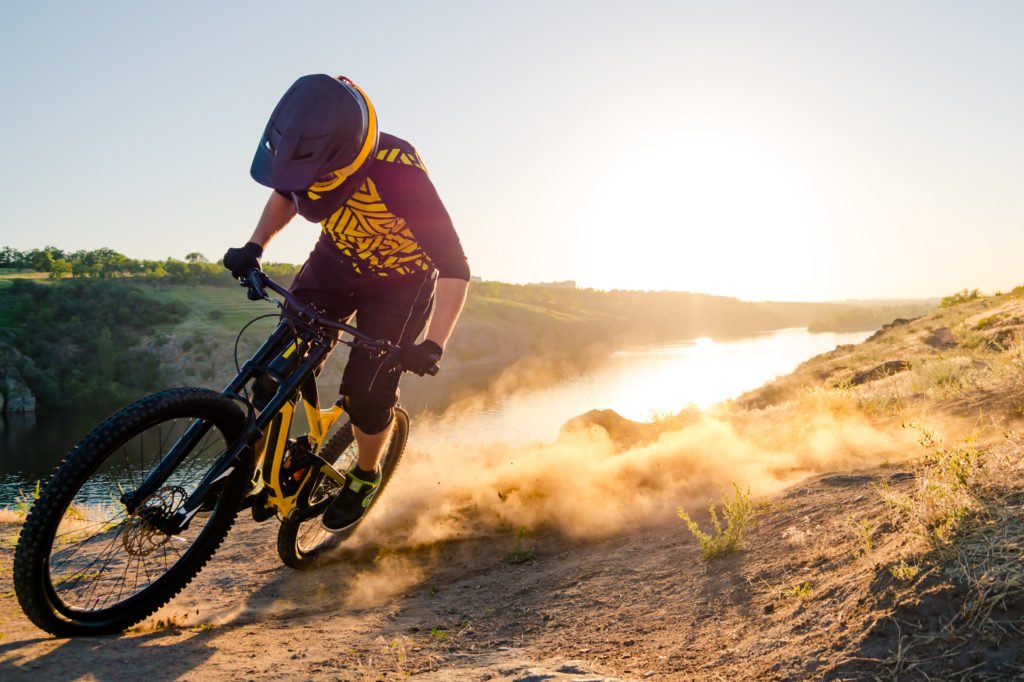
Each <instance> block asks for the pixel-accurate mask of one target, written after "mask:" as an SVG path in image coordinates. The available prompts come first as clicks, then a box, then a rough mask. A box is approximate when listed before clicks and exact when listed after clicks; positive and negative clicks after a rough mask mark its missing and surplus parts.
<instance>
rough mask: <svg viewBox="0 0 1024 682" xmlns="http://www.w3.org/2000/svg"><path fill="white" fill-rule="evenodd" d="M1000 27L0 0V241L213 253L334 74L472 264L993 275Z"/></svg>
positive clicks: (632, 275)
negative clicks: (282, 141) (402, 146)
mask: <svg viewBox="0 0 1024 682" xmlns="http://www.w3.org/2000/svg"><path fill="white" fill-rule="evenodd" d="M1022 26H1024V4H1022V3H1019V2H985V3H978V2H967V1H965V2H943V1H933V0H929V1H923V2H910V1H902V2H870V1H865V2H856V3H853V2H833V1H827V0H817V1H813V2H771V3H767V2H746V3H745V2H683V1H676V2H651V1H645V0H636V1H634V2H630V3H621V2H601V1H596V0H595V1H589V2H584V1H577V2H568V1H557V0H555V1H547V2H538V1H531V0H526V1H520V2H516V3H483V2H450V1H444V2H442V1H438V2H430V3H426V2H379V3H349V2H334V3H323V2H320V3H307V2H288V3H281V2H278V3H268V2H258V1H252V2H216V3H211V2H202V3H201V2H190V1H182V2H175V3H157V2H139V1H138V0H136V1H134V2H123V3H122V2H96V3H79V2H75V3H72V2H63V3H62V2H50V1H47V0H40V1H39V2H35V3H15V2H5V3H0V78H2V92H3V95H2V103H3V106H0V131H2V134H3V135H4V141H3V153H2V154H0V246H3V245H7V246H12V247H15V248H18V249H22V250H25V249H31V248H38V247H42V246H44V245H47V244H53V245H56V246H58V247H60V248H63V249H67V250H75V249H93V248H99V247H104V246H105V247H110V248H113V249H116V250H118V251H120V252H122V253H125V254H126V255H129V256H132V257H137V258H164V257H167V256H174V257H178V258H181V257H183V256H184V255H185V254H187V253H189V252H193V251H199V252H202V253H204V254H205V255H206V256H207V257H209V258H210V259H211V260H215V259H219V258H220V256H221V255H222V254H223V253H224V251H225V250H226V249H227V248H228V247H230V246H238V245H241V244H242V243H244V242H245V241H246V240H247V239H248V237H249V235H250V234H251V232H252V228H253V226H254V225H255V221H256V219H257V218H258V217H259V213H260V210H261V209H262V206H263V203H264V201H265V200H266V197H267V194H268V191H269V190H267V189H266V188H264V187H261V186H260V185H257V184H256V183H255V182H254V181H253V180H252V179H251V178H250V177H249V165H250V163H251V160H252V155H253V153H254V151H255V149H256V145H257V143H258V141H259V137H260V134H261V133H262V130H263V127H264V125H265V124H266V120H267V117H268V116H269V114H270V112H271V110H272V109H273V107H274V105H275V104H276V102H277V100H278V99H279V98H280V96H281V95H282V94H283V93H284V91H285V90H286V89H287V88H288V86H289V85H290V84H291V83H292V82H293V81H294V80H295V79H296V78H297V77H299V76H301V75H303V74H307V73H329V74H332V75H337V74H344V75H347V76H349V77H350V78H352V79H353V80H355V81H356V82H357V83H358V84H359V85H360V86H361V87H362V88H363V89H364V90H365V91H366V92H367V93H368V94H369V96H370V97H371V99H372V100H373V101H374V104H375V105H376V108H377V111H378V113H379V116H380V121H381V127H382V129H383V130H385V131H387V132H390V133H393V134H396V135H398V136H400V137H403V138H405V139H407V140H409V141H410V142H412V143H413V144H414V145H415V146H416V147H417V149H418V150H419V152H420V154H421V156H422V157H423V159H424V161H425V163H426V165H427V167H428V169H429V170H430V174H431V178H432V180H433V182H434V184H435V185H436V187H437V188H438V191H439V193H440V195H441V197H442V199H443V200H444V202H445V204H446V206H447V208H448V210H449V212H450V214H451V215H452V218H453V220H454V222H455V225H456V229H457V230H458V232H459V235H460V237H461V239H462V242H463V245H464V247H465V250H466V252H467V255H468V257H469V260H470V265H471V268H472V270H473V273H474V274H475V275H478V276H480V277H482V278H484V279H492V280H500V281H506V282H537V281H560V280H575V281H576V282H577V283H578V284H579V285H580V286H589V287H596V288H603V289H609V288H628V289H668V290H681V291H699V292H707V293H713V294H721V295H729V296H737V297H739V298H743V299H748V300H769V299H770V300H843V299H855V298H860V299H875V298H911V297H933V296H942V295H947V294H950V293H952V292H954V291H957V290H960V289H963V288H972V289H973V288H980V289H982V290H983V291H995V290H1006V289H1009V288H1011V287H1013V286H1016V285H1018V284H1024V270H1022V268H1021V267H1020V263H1021V262H1022V259H1021V254H1022V253H1024V229H1022V227H1024V224H1022V223H1024V191H1022V188H1024V126H1022V124H1021V121H1024V88H1021V87H1020V75H1021V73H1024V40H1021V39H1020V37H1021V27H1022ZM318 231H319V227H318V226H317V225H314V224H310V223H305V222H303V221H302V220H301V219H296V220H295V221H293V223H292V224H291V225H289V226H288V228H287V229H286V230H285V231H284V232H282V233H281V235H279V236H278V238H277V239H276V240H275V241H274V242H273V243H272V244H271V245H270V247H269V249H268V252H267V254H266V258H267V259H269V260H274V261H287V262H294V263H299V262H302V261H303V260H304V259H305V257H306V254H307V253H308V252H309V249H310V248H311V247H312V244H313V242H314V241H315V239H316V236H317V234H318Z"/></svg>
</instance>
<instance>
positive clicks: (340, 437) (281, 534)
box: [277, 407, 409, 570]
mask: <svg viewBox="0 0 1024 682" xmlns="http://www.w3.org/2000/svg"><path fill="white" fill-rule="evenodd" d="M394 424H395V425H394V430H393V431H392V434H391V439H390V440H389V441H388V447H387V450H385V452H384V460H383V462H382V463H381V481H380V489H379V490H378V491H377V494H376V495H374V497H373V500H371V502H370V506H369V507H367V509H366V513H364V514H363V519H365V518H366V515H367V514H369V513H370V510H371V509H373V507H374V505H376V504H377V501H378V500H380V497H381V495H383V494H384V489H385V487H387V484H388V481H390V480H391V476H392V475H393V474H394V472H395V469H396V468H397V467H398V463H399V462H400V461H401V459H402V454H403V453H404V452H405V445H406V442H407V441H408V439H409V415H408V413H406V411H405V410H403V409H402V408H400V407H396V408H395V421H394ZM353 443H354V435H353V433H352V425H351V424H345V425H344V426H343V427H342V428H341V430H339V431H338V432H337V433H336V434H334V436H332V437H331V438H330V439H329V440H328V441H327V443H325V444H324V446H323V449H322V451H321V457H323V458H324V459H325V460H327V461H328V462H332V463H335V462H338V461H339V460H340V459H341V458H342V457H343V455H344V454H345V451H346V450H347V449H349V448H350V447H354V445H353ZM353 461H354V459H353ZM321 475H322V474H321ZM328 480H329V479H328ZM330 484H331V485H334V482H333V481H330ZM336 489H337V488H336V486H335V490H336ZM359 523H362V519H361V520H360V521H359ZM359 523H357V524H356V526H353V527H352V528H350V529H348V530H346V531H344V532H343V533H340V534H331V533H327V532H326V531H324V530H323V529H321V528H320V517H315V518H313V519H309V520H305V521H288V520H285V521H282V522H281V527H280V529H279V530H278V533H277V553H278V556H280V557H281V561H283V562H284V563H285V564H286V565H287V566H289V567H291V568H294V569H298V570H303V569H308V568H312V567H313V566H316V565H317V564H318V563H321V562H322V561H323V559H324V558H325V556H326V555H327V554H328V553H330V552H331V551H332V550H334V549H335V548H336V547H338V545H340V544H341V542H342V541H343V540H344V539H346V538H347V537H349V536H350V535H351V534H352V533H353V532H354V531H355V529H356V527H358V525H359Z"/></svg>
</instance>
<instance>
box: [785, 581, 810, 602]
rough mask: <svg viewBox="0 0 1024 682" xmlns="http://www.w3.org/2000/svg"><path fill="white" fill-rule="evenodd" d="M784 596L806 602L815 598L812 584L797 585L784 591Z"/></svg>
mask: <svg viewBox="0 0 1024 682" xmlns="http://www.w3.org/2000/svg"><path fill="white" fill-rule="evenodd" d="M782 594H783V596H785V597H788V598H789V599H796V600H798V601H801V602H805V601H807V600H808V599H810V598H811V597H813V596H814V588H813V587H811V584H810V583H797V584H796V585H794V586H793V587H790V588H789V589H787V590H783V591H782Z"/></svg>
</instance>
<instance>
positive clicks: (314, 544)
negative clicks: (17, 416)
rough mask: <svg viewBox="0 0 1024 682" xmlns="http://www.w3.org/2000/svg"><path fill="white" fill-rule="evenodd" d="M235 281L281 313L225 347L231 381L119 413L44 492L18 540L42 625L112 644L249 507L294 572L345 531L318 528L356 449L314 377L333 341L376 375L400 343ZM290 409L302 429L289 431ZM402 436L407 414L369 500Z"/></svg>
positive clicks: (267, 282)
mask: <svg viewBox="0 0 1024 682" xmlns="http://www.w3.org/2000/svg"><path fill="white" fill-rule="evenodd" d="M241 283H242V284H243V285H245V286H246V287H247V289H248V296H249V298H250V299H253V300H260V299H265V300H268V301H272V302H273V303H276V304H277V305H278V306H279V307H281V308H282V314H281V315H280V321H279V323H278V325H277V327H276V329H275V330H274V331H273V332H272V333H271V334H270V336H269V337H268V338H267V339H266V341H265V342H264V343H263V344H262V346H260V348H259V349H258V350H257V351H256V353H255V354H254V355H253V356H252V357H251V358H250V359H249V360H248V361H246V362H245V363H244V364H243V365H242V366H241V367H238V366H237V364H238V363H237V344H238V340H237V339H236V369H237V375H236V376H235V378H234V379H233V380H232V381H231V382H230V383H229V384H228V385H227V387H226V388H225V389H224V390H222V391H221V392H219V393H218V392H216V391H212V390H209V389H204V388H175V389H170V390H166V391H162V392H160V393H155V394H153V395H150V396H147V397H145V398H142V399H141V400H138V401H136V402H134V403H132V404H131V405H128V406H127V407H125V408H123V409H121V410H120V411H119V412H117V413H116V414H114V415H113V416H111V417H110V418H108V419H107V420H106V421H104V422H103V423H102V424H100V425H99V426H97V427H96V428H95V429H93V430H92V432H90V433H89V434H88V435H87V436H86V437H85V438H84V439H83V440H82V441H81V442H80V443H79V444H78V445H77V446H76V447H75V448H74V449H73V450H72V451H71V452H70V454H68V456H67V457H66V458H65V459H64V461H63V462H62V463H61V464H60V465H59V466H58V467H57V468H56V469H55V470H54V472H53V474H51V476H50V478H49V480H48V481H47V482H46V484H45V486H43V487H42V489H41V491H40V493H39V496H38V499H37V500H36V501H35V503H34V504H33V505H32V508H31V509H30V511H29V514H28V516H27V518H26V519H25V523H24V525H23V526H22V530H21V534H20V536H19V538H18V545H17V549H16V551H15V559H14V586H15V592H16V593H17V597H18V601H19V603H20V604H21V607H22V609H23V610H24V612H25V614H26V615H27V616H28V617H29V619H30V620H31V621H32V622H33V623H35V624H36V625H37V626H38V627H40V628H42V629H43V630H45V631H47V632H49V633H51V634H54V635H58V636H69V635H99V634H109V633H114V632H119V631H121V630H124V629H125V628H127V627H129V626H131V625H133V624H135V623H138V622H139V621H141V620H143V619H145V618H146V617H147V616H149V615H150V614H152V613H153V612H155V611H156V610H157V609H158V608H160V607H161V606H163V605H164V604H166V603H167V602H168V601H170V599H171V598H173V597H174V596H175V595H176V594H177V593H178V592H180V591H181V590H182V589H183V588H184V587H185V586H186V585H187V584H188V583H189V582H190V581H191V580H192V579H193V578H194V577H195V576H196V575H197V574H198V573H199V571H200V570H201V569H202V568H203V566H204V565H205V564H206V563H207V561H209V559H210V558H211V557H212V556H213V554H214V553H215V552H216V551H217V549H218V547H220V545H221V543H222V542H223V540H224V538H225V537H226V536H227V534H228V531H229V530H230V528H231V526H232V524H233V523H234V520H235V517H236V516H237V515H238V513H239V511H240V510H242V509H245V508H249V509H251V510H252V516H253V518H254V519H255V520H256V521H265V520H267V519H270V518H273V517H277V518H279V519H280V521H281V525H280V528H279V530H278V536H277V550H278V554H279V555H280V557H281V559H282V560H283V561H284V563H285V564H287V565H288V566H291V567H293V568H299V569H301V568H308V567H310V566H312V565H314V564H316V563H318V562H319V561H320V560H321V559H322V558H323V557H324V556H325V555H326V554H327V553H328V552H329V551H330V550H332V549H333V548H335V547H337V546H338V545H339V544H340V543H341V542H342V541H343V540H344V539H345V538H347V537H348V536H349V535H350V534H351V533H352V532H353V531H354V530H355V527H352V528H350V529H348V530H347V531H346V532H345V533H342V534H331V533H327V532H326V531H324V530H322V529H321V527H320V522H319V516H320V515H321V514H322V513H323V512H324V510H325V509H326V508H327V506H328V504H329V503H330V502H331V500H332V499H333V498H334V496H335V495H336V494H337V492H339V491H340V490H341V488H342V486H343V485H344V484H345V474H346V472H347V471H348V470H349V469H350V468H351V467H352V466H354V465H355V459H356V448H355V445H354V437H353V432H352V425H351V424H350V423H349V422H348V420H347V419H344V418H343V415H344V414H345V409H344V398H343V397H341V398H339V399H338V401H337V402H335V403H334V404H332V405H330V406H329V407H327V408H325V409H322V408H321V407H320V403H319V397H318V394H317V387H316V380H315V379H316V375H317V373H318V372H319V369H320V368H321V366H322V365H323V363H324V362H325V361H326V359H327V356H328V355H329V354H330V352H331V351H332V350H333V348H334V346H335V345H336V344H337V343H339V342H340V343H344V344H346V345H348V346H350V347H353V348H356V347H361V348H365V349H368V350H369V351H370V352H371V353H372V354H373V355H374V356H375V357H379V358H382V359H383V361H384V363H385V365H384V366H385V368H386V371H400V369H399V367H398V364H397V358H398V355H397V351H398V347H397V346H395V345H394V344H391V343H390V342H388V341H384V340H380V339H374V338H371V337H369V336H367V335H365V334H363V333H361V332H360V331H359V330H358V329H356V328H355V327H352V326H350V325H348V324H347V323H345V322H340V321H335V320H331V319H327V318H325V317H323V316H322V315H321V314H320V313H319V312H318V311H317V310H315V309H314V308H313V307H312V306H309V305H305V304H303V303H302V302H300V301H299V300H297V299H296V298H295V297H294V296H293V295H292V294H291V293H290V292H289V291H288V290H287V289H286V288H284V287H282V286H281V285H279V284H278V283H276V282H274V281H273V280H271V279H270V278H269V277H268V276H267V275H265V274H264V273H262V272H259V271H256V272H253V273H252V274H251V275H249V276H248V277H246V278H243V279H242V280H241ZM268 290H269V291H270V292H273V293H275V294H277V295H278V296H279V297H280V299H278V298H275V297H273V296H271V295H269V294H268V293H267V292H268ZM273 316H274V317H277V315H276V314H275V315H273ZM243 331H244V328H243ZM339 333H341V334H347V337H346V336H343V335H341V334H339ZM240 336H241V332H239V337H240ZM348 337H350V338H348ZM436 372H437V366H436V364H435V365H434V366H433V367H432V368H431V370H430V372H429V373H430V374H436ZM300 404H301V409H302V411H303V412H304V414H305V418H306V422H307V424H308V427H309V429H308V432H307V433H303V434H302V435H299V436H297V437H291V435H290V432H291V427H292V422H293V418H294V417H295V414H296V411H297V410H298V409H300ZM408 434H409V417H408V414H406V412H405V411H404V410H402V409H401V408H400V407H396V408H395V419H394V428H393V429H392V435H391V438H390V442H389V443H388V444H387V446H386V447H385V451H384V455H383V461H382V465H381V467H382V480H381V483H380V490H379V491H378V493H377V494H376V495H375V496H374V498H373V504H375V503H376V501H377V500H378V499H380V496H381V493H383V490H384V488H385V486H386V485H387V482H388V480H389V479H390V478H391V475H392V474H393V473H394V471H395V468H396V467H397V466H398V463H399V460H400V459H401V457H402V453H403V451H404V449H405V444H406V440H407V438H408ZM328 436H330V437H328ZM363 518H365V515H364V517H363Z"/></svg>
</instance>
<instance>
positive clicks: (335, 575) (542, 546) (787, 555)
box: [0, 468, 911, 681]
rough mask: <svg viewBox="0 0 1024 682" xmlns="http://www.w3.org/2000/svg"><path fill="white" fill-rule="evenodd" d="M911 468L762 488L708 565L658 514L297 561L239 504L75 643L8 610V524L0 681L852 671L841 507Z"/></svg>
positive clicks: (855, 621)
mask: <svg viewBox="0 0 1024 682" xmlns="http://www.w3.org/2000/svg"><path fill="white" fill-rule="evenodd" d="M910 478H911V476H910V475H908V474H906V473H904V472H902V471H899V470H895V469H891V468H883V469H876V470H874V471H870V472H859V473H850V474H832V475H828V476H822V477H818V478H816V479H813V480H811V481H808V482H806V483H804V484H802V485H800V486H797V487H795V488H792V489H791V490H789V491H788V492H787V493H786V494H784V495H783V496H781V497H779V498H777V499H776V500H775V502H774V504H773V505H772V507H771V509H770V511H768V512H767V513H766V514H765V515H764V516H763V517H762V519H761V521H760V523H759V525H758V528H757V530H756V531H755V532H754V534H753V535H752V537H751V538H750V541H749V542H748V548H747V549H746V550H744V551H741V552H740V553H738V554H735V555H733V556H730V557H728V558H726V559H724V560H721V561H717V562H711V563H708V564H705V563H703V562H701V561H699V560H698V548H697V546H696V544H695V543H694V541H693V539H692V538H691V537H690V536H689V534H688V533H687V532H686V531H685V529H684V528H683V526H682V524H681V522H680V521H679V520H678V519H675V518H671V519H662V520H661V522H659V523H655V524H653V525H651V526H649V527H646V528H643V529H639V530H636V531H634V532H632V533H628V534H625V535H620V536H619V537H614V538H610V539H605V540H601V541H590V542H580V541H570V540H567V539H564V538H562V537H559V536H557V535H544V536H538V537H527V538H526V539H525V542H524V546H525V548H526V549H528V550H532V551H533V552H535V555H536V556H535V558H534V559H533V560H532V561H529V562H526V563H522V564H518V565H512V564H509V563H506V561H505V560H504V559H505V558H506V555H507V554H508V553H509V552H510V550H511V549H512V548H513V545H514V539H513V538H512V537H498V538H481V539H476V540H472V541H462V542H457V543H446V544H441V545H437V546H434V547H430V548H423V549H420V550H416V551H408V552H404V553H401V554H396V553H389V552H386V551H383V550H376V551H368V550H367V551H363V552H361V553H360V555H355V554H352V553H348V554H346V553H344V552H343V553H341V554H340V555H339V557H338V561H337V562H335V563H333V564H331V565H327V566H322V567H319V568H317V569H315V570H312V571H308V572H302V573H299V572H294V571H292V570H289V569H288V568H286V567H284V566H283V565H281V564H280V563H279V561H278V559H277V556H276V554H275V553H274V550H273V541H274V533H275V531H276V523H275V522H274V521H270V522H268V523H266V524H264V525H256V524H254V523H253V522H252V521H251V520H249V519H247V518H244V519H242V520H241V521H240V522H239V523H238V525H237V526H236V528H235V530H233V531H232V535H231V537H230V538H229V540H228V541H227V543H226V544H225V546H224V547H223V548H222V550H221V552H220V553H219V554H218V555H217V557H215V559H214V560H213V561H212V562H211V564H210V565H209V566H208V567H207V568H206V570H205V571H204V572H203V573H202V574H200V576H199V577H198V578H197V579H196V581H195V582H194V583H193V584H192V585H190V586H189V587H188V588H187V589H186V590H185V591H184V592H183V593H182V594H181V595H179V596H178V597H177V598H176V599H175V600H174V601H172V602H171V604H170V605H169V606H167V607H165V608H164V609H163V610H162V611H161V612H160V613H158V614H157V615H156V616H155V617H154V618H153V619H151V620H149V621H147V622H146V623H145V624H143V625H142V626H141V627H139V628H136V629H135V630H134V631H132V632H129V633H126V634H124V635H122V636H118V637H102V638H93V639H78V640H63V639H53V638H50V637H48V636H46V635H45V634H44V633H42V632H40V631H38V630H36V629H35V628H34V627H33V626H31V625H30V624H29V623H28V622H27V621H26V620H25V619H24V617H23V616H22V615H21V613H20V610H19V609H18V606H17V602H16V600H15V598H14V597H13V594H12V593H11V584H10V565H11V556H12V546H13V543H14V534H15V533H16V532H17V527H16V526H14V525H7V526H6V527H5V528H4V535H5V542H4V548H3V553H2V555H0V557H2V558H0V561H2V562H3V567H4V570H3V573H2V581H3V584H2V587H0V590H2V592H3V595H2V602H0V603H2V616H0V618H2V623H0V628H2V632H3V637H2V639H0V677H3V678H4V679H14V678H34V679H48V680H54V679H56V680H64V679H67V680H73V679H96V680H117V679H125V678H126V677H131V678H133V679H147V680H154V681H155V680H171V679H196V680H198V679H227V678H232V679H254V680H256V679H309V678H323V679H354V680H359V679H378V678H380V677H384V678H391V677H395V678H397V677H402V676H408V675H415V676H416V677H418V678H422V679H425V680H486V679H516V680H549V679H572V680H584V679H586V680H592V679H652V678H653V679H716V678H717V679H805V678H806V679H812V678H821V677H825V678H830V677H837V678H838V677H841V678H858V677H859V676H860V675H861V674H862V673H863V674H867V670H868V669H870V667H871V662H870V661H866V662H861V663H858V662H857V661H858V659H860V658H864V657H865V656H867V657H868V658H870V657H872V656H873V655H875V654H874V653H873V652H871V651H868V649H869V648H870V644H871V642H870V636H869V635H870V633H869V630H870V629H871V627H872V625H873V624H874V623H875V622H876V621H877V613H876V608H877V607H878V605H876V604H874V603H871V602H872V601H874V600H868V599H865V598H864V595H865V588H867V587H869V586H870V585H871V583H872V582H874V581H877V580H879V577H878V576H879V574H880V572H879V565H878V564H877V563H875V562H869V561H866V560H864V559H858V558H856V557H854V552H855V549H856V542H855V539H854V537H853V536H852V534H851V533H850V531H849V530H848V525H849V524H848V523H847V513H848V512H852V511H853V510H855V509H856V510H857V511H858V512H860V513H864V512H865V511H869V512H870V511H871V510H872V509H873V508H875V507H878V506H880V504H881V502H880V501H879V500H878V499H877V496H876V495H873V494H872V492H871V490H870V484H871V483H873V482H876V481H880V480H887V481H889V482H891V483H892V484H893V485H896V486H900V485H905V482H906V481H907V480H909V479H910ZM388 502H389V503H390V504H399V503H400V500H398V499H392V500H389V501H388ZM383 503H384V500H382V504H383ZM804 584H806V585H809V589H810V593H809V594H803V595H801V596H798V595H797V594H796V593H795V592H796V590H794V588H798V587H799V586H801V585H804ZM879 589H881V588H879V587H878V586H875V588H874V592H876V593H877V592H878V591H879ZM805 592H806V590H805ZM830 671H831V672H830ZM129 672H130V675H129Z"/></svg>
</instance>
